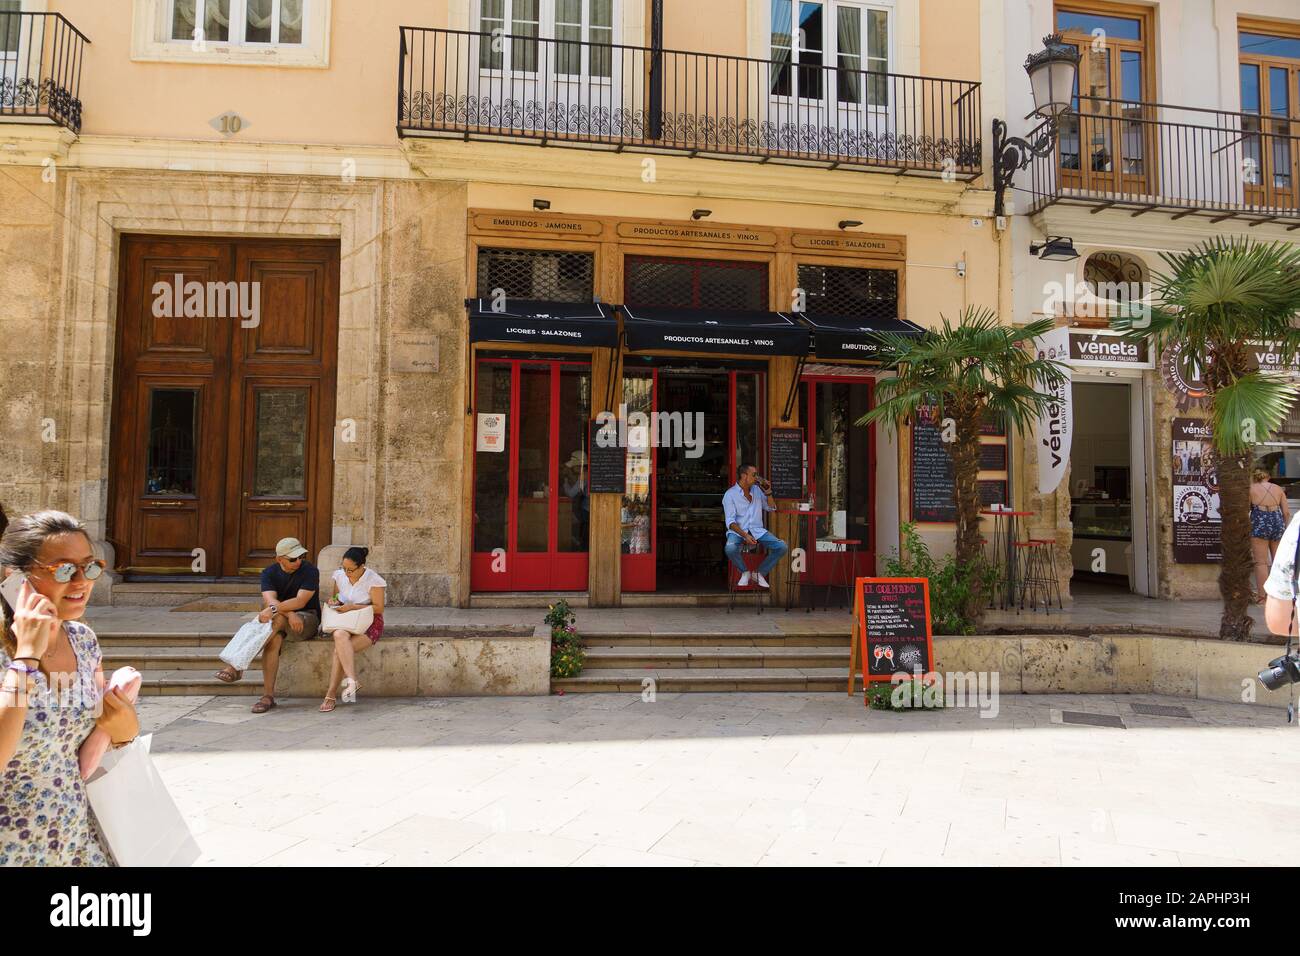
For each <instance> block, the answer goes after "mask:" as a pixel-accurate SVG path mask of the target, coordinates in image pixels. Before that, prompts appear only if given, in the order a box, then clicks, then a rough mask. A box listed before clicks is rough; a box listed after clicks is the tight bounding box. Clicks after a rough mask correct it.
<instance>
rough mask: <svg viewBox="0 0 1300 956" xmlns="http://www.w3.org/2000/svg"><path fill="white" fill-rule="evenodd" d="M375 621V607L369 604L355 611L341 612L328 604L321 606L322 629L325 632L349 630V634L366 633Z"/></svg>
mask: <svg viewBox="0 0 1300 956" xmlns="http://www.w3.org/2000/svg"><path fill="white" fill-rule="evenodd" d="M374 621H375V609H374V608H373V607H371V606H370V605H369V604H367V605H366V606H365V607H359V608H357V609H356V610H355V611H343V612H342V613H340V612H339V611H336V610H335V609H334V608H332V607H330V606H329V605H328V604H326V605H324V606H323V607H322V608H321V619H320V629H321V632H322V633H324V634H330V633H333V632H334V631H347V632H348V633H349V634H364V633H366V631H368V630H370V625H371V624H373V623H374Z"/></svg>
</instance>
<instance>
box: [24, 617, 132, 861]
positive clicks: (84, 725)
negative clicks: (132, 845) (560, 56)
mask: <svg viewBox="0 0 1300 956" xmlns="http://www.w3.org/2000/svg"><path fill="white" fill-rule="evenodd" d="M63 626H64V629H65V630H66V631H67V634H68V642H69V643H70V644H71V645H72V651H73V653H74V654H75V655H76V658H77V676H76V680H75V681H74V682H73V686H71V687H69V688H65V689H64V690H63V691H62V693H61V694H59V695H57V697H56V694H55V693H54V692H52V691H51V689H50V687H49V684H48V683H47V682H46V679H45V676H44V675H43V674H34V675H33V678H34V683H35V690H34V691H33V693H32V696H31V698H30V699H29V700H28V703H27V719H26V721H25V722H24V724H23V734H22V736H21V737H20V738H19V739H18V749H17V750H15V751H14V755H13V758H12V759H11V760H10V761H9V763H8V764H7V765H5V767H4V770H3V772H0V866H113V865H114V863H113V857H112V854H111V853H110V852H109V851H108V848H107V846H106V845H105V844H104V841H103V838H102V837H101V836H100V833H99V829H98V827H97V826H96V825H95V822H94V819H93V817H92V815H91V812H90V804H89V803H88V802H87V800H86V788H85V786H84V785H83V784H82V782H81V770H80V768H79V767H78V764H77V751H78V750H80V749H81V745H82V743H83V742H84V741H85V739H86V738H87V737H88V736H90V732H91V731H92V730H94V729H95V711H96V709H97V707H98V702H99V687H98V685H97V683H96V681H95V674H96V672H97V671H98V670H99V668H100V653H99V641H97V640H96V639H95V632H94V631H92V630H91V629H90V628H88V627H86V626H85V625H84V624H78V623H76V622H74V621H68V622H66V623H65V624H64V625H63ZM9 664H10V658H9V655H8V654H7V653H5V650H4V649H3V648H0V668H3V667H8V666H9Z"/></svg>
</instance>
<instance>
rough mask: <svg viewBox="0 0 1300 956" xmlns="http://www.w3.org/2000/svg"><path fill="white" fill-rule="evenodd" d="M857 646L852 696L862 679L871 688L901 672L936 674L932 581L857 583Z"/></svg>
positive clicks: (854, 642)
mask: <svg viewBox="0 0 1300 956" xmlns="http://www.w3.org/2000/svg"><path fill="white" fill-rule="evenodd" d="M852 645H853V651H852V654H851V661H850V665H849V693H850V694H852V693H853V681H854V678H855V677H857V675H858V674H862V680H863V684H864V685H866V684H870V683H871V682H872V681H888V680H891V679H892V678H893V676H894V675H895V674H897V673H899V672H902V673H905V674H915V673H918V672H919V673H921V674H928V673H930V672H931V671H932V670H934V637H933V635H932V633H931V631H930V582H929V581H928V580H926V579H925V578H858V579H857V580H856V581H854V582H853V638H852Z"/></svg>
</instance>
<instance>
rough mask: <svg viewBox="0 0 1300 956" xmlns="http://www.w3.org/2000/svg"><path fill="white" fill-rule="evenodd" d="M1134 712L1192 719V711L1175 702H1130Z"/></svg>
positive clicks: (1150, 715)
mask: <svg viewBox="0 0 1300 956" xmlns="http://www.w3.org/2000/svg"><path fill="white" fill-rule="evenodd" d="M1129 706H1130V707H1132V708H1133V713H1135V714H1145V715H1146V716H1148V717H1185V718H1187V719H1188V720H1191V719H1192V712H1191V711H1190V710H1188V709H1187V708H1186V707H1179V706H1177V705H1175V704H1130V705H1129Z"/></svg>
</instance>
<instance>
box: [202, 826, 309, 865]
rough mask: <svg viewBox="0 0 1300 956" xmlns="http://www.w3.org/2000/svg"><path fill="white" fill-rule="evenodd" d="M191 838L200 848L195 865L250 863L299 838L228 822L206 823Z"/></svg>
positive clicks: (278, 850) (268, 855)
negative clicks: (206, 825)
mask: <svg viewBox="0 0 1300 956" xmlns="http://www.w3.org/2000/svg"><path fill="white" fill-rule="evenodd" d="M194 839H195V842H197V843H198V845H199V849H200V850H201V851H202V855H201V856H200V857H199V859H198V861H197V862H196V864H195V865H196V866H253V865H254V864H257V863H261V862H262V861H263V860H266V859H268V858H270V857H272V856H275V854H277V853H279V852H281V851H283V850H287V849H288V848H289V847H291V846H293V845H294V844H295V843H299V842H301V841H302V837H299V836H294V835H293V834H288V833H275V832H273V831H267V830H257V829H254V828H253V827H239V826H229V825H221V826H215V827H210V828H209V829H208V830H206V831H205V832H204V833H202V834H196V835H195V837H194Z"/></svg>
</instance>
